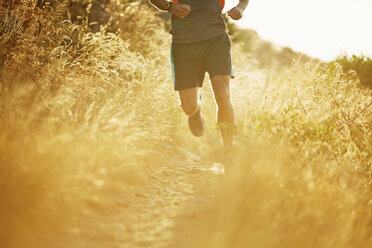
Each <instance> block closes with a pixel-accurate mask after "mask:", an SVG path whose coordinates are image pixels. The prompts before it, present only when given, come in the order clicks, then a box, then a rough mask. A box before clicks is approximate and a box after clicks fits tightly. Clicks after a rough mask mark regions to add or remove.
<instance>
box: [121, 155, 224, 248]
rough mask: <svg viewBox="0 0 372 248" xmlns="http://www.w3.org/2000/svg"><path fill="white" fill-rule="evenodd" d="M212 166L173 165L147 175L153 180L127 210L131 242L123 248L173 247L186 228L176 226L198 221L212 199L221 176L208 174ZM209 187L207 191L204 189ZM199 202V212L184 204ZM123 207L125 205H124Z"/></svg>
mask: <svg viewBox="0 0 372 248" xmlns="http://www.w3.org/2000/svg"><path fill="white" fill-rule="evenodd" d="M210 166H211V165H210V164H209V163H207V162H200V161H192V159H190V160H189V161H186V162H185V161H172V162H169V163H167V164H164V165H162V166H161V167H160V168H157V169H152V170H150V171H149V172H148V173H149V175H151V176H150V180H149V181H148V183H147V186H146V187H145V188H144V189H143V191H142V192H136V193H135V195H134V197H133V198H132V199H131V204H130V205H127V204H125V202H122V203H120V201H118V203H119V205H122V207H125V208H127V211H126V213H125V214H126V215H128V216H127V217H129V218H131V222H130V223H131V224H129V225H128V231H129V233H130V236H131V239H130V240H128V243H127V244H126V245H124V247H174V246H173V244H172V239H173V237H174V235H175V234H176V233H177V232H185V231H187V230H185V229H184V228H182V227H180V226H179V225H174V224H175V223H176V222H179V221H182V222H184V223H186V222H188V221H193V220H195V219H197V218H198V214H199V212H200V211H201V210H202V209H204V208H205V207H207V206H208V203H209V202H211V199H212V197H213V193H212V192H213V190H212V188H213V185H215V183H216V180H218V178H219V177H221V175H216V174H214V173H213V172H212V171H210V170H209V167H210ZM205 185H208V187H203V186H205ZM190 202H197V203H198V204H197V206H198V208H191V209H190V208H186V207H185V204H186V203H190ZM123 203H124V204H123Z"/></svg>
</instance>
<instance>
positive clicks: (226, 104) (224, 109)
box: [211, 75, 235, 148]
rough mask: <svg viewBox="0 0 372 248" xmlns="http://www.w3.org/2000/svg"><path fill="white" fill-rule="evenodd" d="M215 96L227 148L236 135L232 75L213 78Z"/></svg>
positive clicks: (223, 139) (219, 123)
mask: <svg viewBox="0 0 372 248" xmlns="http://www.w3.org/2000/svg"><path fill="white" fill-rule="evenodd" d="M211 82H212V89H213V93H214V98H215V101H216V103H217V106H218V111H217V122H218V125H219V128H220V133H221V138H222V141H223V144H224V147H225V148H228V147H231V146H232V143H233V140H234V135H235V108H234V105H233V103H232V101H231V94H230V75H217V76H214V77H212V78H211Z"/></svg>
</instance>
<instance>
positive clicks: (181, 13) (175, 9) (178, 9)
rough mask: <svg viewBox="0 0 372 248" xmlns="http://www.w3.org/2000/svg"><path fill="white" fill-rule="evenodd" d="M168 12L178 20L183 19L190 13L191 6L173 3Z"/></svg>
mask: <svg viewBox="0 0 372 248" xmlns="http://www.w3.org/2000/svg"><path fill="white" fill-rule="evenodd" d="M170 12H171V13H172V14H173V15H175V16H177V17H178V18H181V19H184V18H185V17H186V16H188V15H189V14H190V12H191V6H190V5H187V4H183V3H173V4H172V7H171V8H170Z"/></svg>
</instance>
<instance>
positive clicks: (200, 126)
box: [179, 87, 204, 137]
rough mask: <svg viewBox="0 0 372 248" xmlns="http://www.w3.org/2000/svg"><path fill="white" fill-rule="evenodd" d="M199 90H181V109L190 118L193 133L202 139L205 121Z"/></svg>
mask: <svg viewBox="0 0 372 248" xmlns="http://www.w3.org/2000/svg"><path fill="white" fill-rule="evenodd" d="M199 94H200V93H199V88H197V87H196V88H191V89H186V90H180V91H179V95H180V101H181V104H180V106H181V109H182V110H183V112H185V114H186V115H187V116H188V124H189V128H190V131H191V133H192V134H193V135H194V136H196V137H200V136H202V135H203V133H204V120H203V118H202V116H201V113H200V109H201V101H200V95H199Z"/></svg>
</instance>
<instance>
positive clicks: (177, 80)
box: [150, 0, 249, 151]
mask: <svg viewBox="0 0 372 248" xmlns="http://www.w3.org/2000/svg"><path fill="white" fill-rule="evenodd" d="M150 2H151V3H152V4H153V5H155V6H156V7H157V8H159V9H160V10H163V11H169V12H170V13H172V31H171V33H172V48H171V61H172V73H173V83H174V89H175V90H176V91H178V93H179V97H180V102H181V105H180V106H181V108H182V110H183V111H184V112H185V114H186V115H187V116H188V124H189V127H190V131H191V133H192V134H193V135H195V136H197V137H200V136H202V135H203V133H204V121H203V118H202V115H201V100H200V99H201V98H200V93H199V89H200V88H201V87H202V85H203V81H204V75H205V72H208V73H209V76H210V79H211V84H212V89H213V93H214V97H215V101H216V103H217V106H218V112H217V123H218V126H219V129H220V134H221V137H222V141H223V144H224V148H225V151H226V150H230V149H231V147H232V143H233V139H234V134H235V109H234V106H233V104H232V101H231V94H230V78H234V72H233V68H232V63H231V53H230V50H231V42H230V38H229V36H228V35H227V33H226V24H225V21H224V19H223V16H222V9H223V7H224V5H225V0H173V1H172V2H170V1H167V0H150ZM248 2H249V0H239V4H238V5H237V6H236V7H234V8H232V9H231V10H229V11H228V15H229V16H230V17H231V18H232V19H233V20H239V19H240V18H242V16H243V11H244V9H245V8H246V7H247V5H248Z"/></svg>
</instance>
